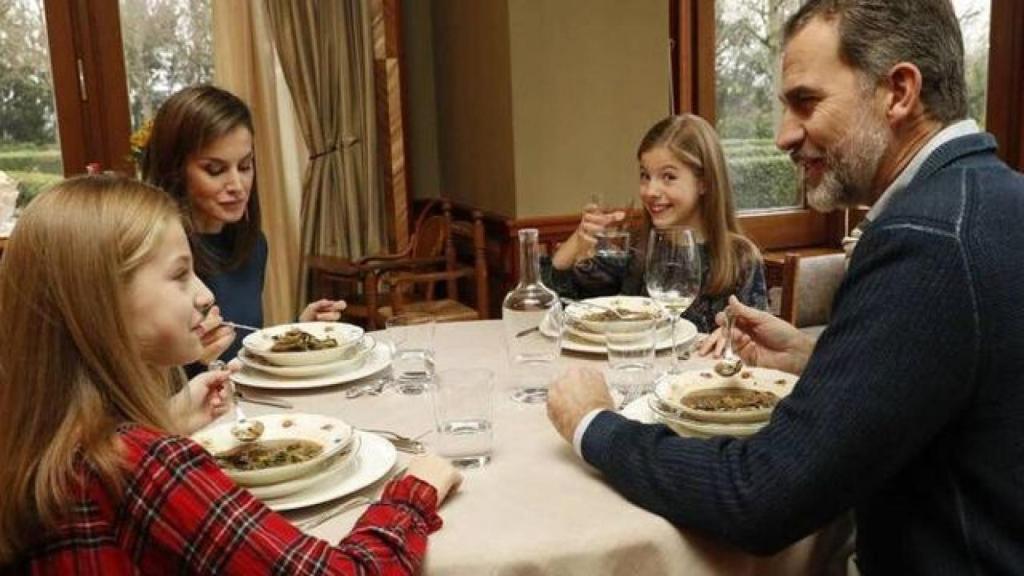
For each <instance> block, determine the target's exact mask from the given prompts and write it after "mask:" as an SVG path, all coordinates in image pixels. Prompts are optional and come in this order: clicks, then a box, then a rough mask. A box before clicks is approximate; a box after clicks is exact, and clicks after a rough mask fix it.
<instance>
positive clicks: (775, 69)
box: [715, 0, 991, 210]
mask: <svg viewBox="0 0 1024 576" xmlns="http://www.w3.org/2000/svg"><path fill="white" fill-rule="evenodd" d="M953 5H954V8H955V9H956V13H957V16H958V18H959V20H960V25H961V29H962V30H963V36H964V45H965V60H966V77H967V87H968V99H969V100H968V104H969V112H970V116H971V117H972V118H974V119H976V120H977V121H978V122H979V123H981V124H983V123H984V118H985V99H986V85H987V80H988V78H987V76H988V36H989V12H990V8H991V6H990V5H991V2H990V0H954V2H953ZM799 7H800V0H717V2H716V3H715V26H716V29H715V74H716V78H715V82H716V84H715V86H716V88H715V91H716V94H715V98H716V101H715V109H716V111H717V114H716V115H717V129H718V132H719V134H720V135H721V137H722V145H723V148H724V150H725V155H726V163H727V164H728V166H729V172H730V176H731V178H732V183H733V190H734V193H735V194H736V205H737V208H738V209H740V210H771V209H791V208H794V207H800V206H802V205H803V195H802V193H801V191H800V190H799V188H798V186H797V179H796V173H795V170H794V168H793V166H792V163H791V162H790V160H789V158H788V157H787V156H786V155H785V154H783V153H781V152H780V151H779V150H777V149H776V148H775V144H774V136H775V127H776V126H777V125H778V119H779V114H780V112H781V109H780V104H779V103H778V99H777V94H778V86H777V83H776V82H777V79H778V73H779V58H780V55H781V50H782V29H783V26H784V24H785V21H786V18H787V17H788V16H789V15H790V14H792V13H793V12H795V11H796V10H797V9H798V8H799Z"/></svg>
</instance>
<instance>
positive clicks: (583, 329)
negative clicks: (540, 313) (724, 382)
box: [540, 296, 697, 354]
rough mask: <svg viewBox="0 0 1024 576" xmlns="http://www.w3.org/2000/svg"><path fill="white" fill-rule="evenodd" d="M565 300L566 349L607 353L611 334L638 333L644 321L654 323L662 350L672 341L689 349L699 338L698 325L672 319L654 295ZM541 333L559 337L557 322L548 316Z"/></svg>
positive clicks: (590, 352) (564, 326) (563, 343)
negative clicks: (652, 296)
mask: <svg viewBox="0 0 1024 576" xmlns="http://www.w3.org/2000/svg"><path fill="white" fill-rule="evenodd" d="M562 301H563V303H565V304H566V306H565V309H564V319H565V321H564V322H563V323H562V333H561V338H562V340H561V347H562V349H563V350H569V351H572V352H580V353H584V354H605V353H606V352H607V341H608V335H609V334H613V335H614V334H620V335H621V334H622V333H631V332H636V331H637V330H639V329H640V328H641V326H642V325H643V324H644V323H645V322H653V325H654V328H655V338H656V339H655V349H656V350H659V351H660V350H667V349H669V348H672V346H673V343H674V344H675V346H677V347H682V348H686V347H688V346H689V345H690V344H692V343H693V341H694V340H695V339H696V338H697V327H696V326H695V325H694V324H693V323H692V322H690V321H688V320H685V319H677V320H675V322H673V321H672V320H673V318H672V317H671V315H670V313H669V312H668V311H667V310H666V309H665V308H664V307H663V306H661V305H660V304H659V303H658V302H656V301H655V300H653V299H651V298H646V297H643V296H602V297H597V298H587V299H584V300H570V299H566V298H563V299H562ZM673 324H674V327H675V339H674V340H673V338H672V336H673V334H672V330H673ZM540 333H541V334H543V335H544V336H547V337H548V338H557V337H558V336H559V324H558V322H557V321H555V320H554V319H552V318H551V317H550V316H545V317H544V319H543V321H542V322H541V324H540ZM613 338H614V336H613Z"/></svg>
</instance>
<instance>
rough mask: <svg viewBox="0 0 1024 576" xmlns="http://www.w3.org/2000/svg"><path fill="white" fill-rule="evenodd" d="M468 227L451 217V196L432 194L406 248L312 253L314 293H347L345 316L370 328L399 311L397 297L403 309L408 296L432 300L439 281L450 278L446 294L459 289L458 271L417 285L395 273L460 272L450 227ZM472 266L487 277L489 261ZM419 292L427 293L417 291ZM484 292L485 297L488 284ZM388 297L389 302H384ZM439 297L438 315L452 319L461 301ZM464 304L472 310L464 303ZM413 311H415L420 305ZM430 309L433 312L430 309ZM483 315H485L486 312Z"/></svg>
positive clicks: (333, 295) (412, 299)
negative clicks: (348, 254) (350, 254)
mask: <svg viewBox="0 0 1024 576" xmlns="http://www.w3.org/2000/svg"><path fill="white" fill-rule="evenodd" d="M474 217H475V218H476V220H477V221H478V222H480V232H481V243H480V244H481V246H482V245H483V242H482V231H483V228H482V226H483V224H482V220H481V218H482V216H479V214H474ZM464 228H465V225H464V224H461V223H453V222H452V220H451V203H450V202H448V201H447V200H432V201H431V202H430V203H428V204H427V205H426V206H425V207H424V208H423V210H422V211H421V212H420V214H419V216H418V218H417V220H416V228H415V229H414V231H413V234H412V236H411V237H410V242H409V245H408V246H407V247H406V249H405V250H402V251H401V252H396V253H392V254H379V255H374V256H368V257H365V258H361V259H358V260H348V259H344V258H337V257H332V256H309V257H307V259H306V263H307V265H308V266H309V269H310V272H311V273H312V287H313V297H314V299H315V298H334V299H337V298H343V299H344V300H345V301H346V303H348V307H347V308H346V309H345V312H344V313H343V318H345V319H356V320H357V321H361V322H362V323H363V324H364V325H365V326H366V328H367V329H368V330H376V329H377V328H381V327H383V325H384V320H385V319H386V318H388V317H390V316H391V315H392V314H394V312H393V309H395V308H396V306H395V298H396V297H397V302H398V308H399V309H403V307H404V306H405V304H406V301H409V303H410V304H411V303H412V302H415V301H418V300H421V299H423V300H426V301H433V300H435V284H436V283H438V282H440V281H445V282H446V286H447V287H448V289H449V291H448V293H447V294H446V296H449V295H451V294H454V293H455V291H456V290H457V288H458V286H457V282H456V280H457V277H453V278H452V281H451V282H447V280H448V277H447V276H445V277H444V278H440V279H435V280H432V281H427V283H426V285H425V286H424V287H422V288H420V289H419V290H418V291H417V290H415V289H413V288H412V287H411V286H409V285H407V284H412V283H411V282H409V283H395V282H392V281H391V278H392V276H394V275H409V274H417V273H435V274H437V273H448V274H449V275H452V274H455V272H456V271H457V269H458V268H459V266H458V258H457V254H456V252H455V247H456V243H455V241H454V240H453V239H452V236H453V234H452V233H451V231H455V233H456V234H458V233H459V231H460V230H462V229H464ZM472 268H474V269H476V268H479V269H480V271H481V272H482V274H483V278H484V279H485V280H486V277H487V270H486V264H484V265H483V267H479V266H476V265H474V266H473V267H472ZM395 290H398V292H399V293H398V294H397V295H396V294H395V293H394V291H395ZM418 294H422V295H424V297H423V298H421V297H418ZM484 296H485V297H486V287H485V290H484ZM389 298H390V301H391V305H390V306H388V305H385V302H387V301H388V300H389ZM438 302H439V304H434V305H433V306H434V307H440V309H438V310H437V313H436V314H434V315H435V316H438V317H439V318H440V319H442V320H445V319H448V318H449V317H450V316H451V315H452V312H451V310H454V309H455V308H456V307H454V306H452V305H451V304H450V303H445V302H444V301H442V300H438ZM463 307H464V308H466V309H467V310H473V309H471V308H469V307H466V306H465V305H463ZM428 308H429V307H428ZM410 311H416V310H415V306H414V308H413V310H410ZM425 311H426V312H428V313H429V310H425ZM459 317H460V318H461V317H468V314H467V313H466V311H465V310H462V313H461V314H460V316H459ZM474 317H476V311H475V310H474ZM479 317H481V318H483V317H486V314H483V315H480V316H479Z"/></svg>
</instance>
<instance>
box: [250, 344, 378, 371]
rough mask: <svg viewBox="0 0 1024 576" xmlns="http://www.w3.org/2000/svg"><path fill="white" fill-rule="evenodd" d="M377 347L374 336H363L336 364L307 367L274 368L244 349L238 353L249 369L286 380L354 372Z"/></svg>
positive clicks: (309, 365)
mask: <svg viewBox="0 0 1024 576" xmlns="http://www.w3.org/2000/svg"><path fill="white" fill-rule="evenodd" d="M376 346H377V341H376V340H375V339H374V338H373V336H363V338H362V339H361V340H360V341H359V344H357V345H355V346H351V347H349V348H348V349H347V350H346V351H345V354H344V356H343V357H342V358H341V359H339V360H335V361H334V362H327V363H326V364H308V365H306V366H274V365H273V364H267V363H266V362H262V361H260V359H259V357H258V356H253V355H252V354H251V353H250V352H249V351H248V350H246V349H245V348H242V349H241V350H239V351H238V360H239V361H240V362H241V363H242V364H243V365H245V366H248V367H249V368H255V369H256V370H259V371H260V372H266V373H267V374H272V375H274V376H283V377H285V378H307V377H309V376H319V375H320V374H327V373H332V374H335V373H339V372H342V371H344V370H354V369H357V368H359V367H360V366H362V365H363V362H365V361H366V359H367V357H368V356H369V354H370V352H373V349H374V348H375V347H376Z"/></svg>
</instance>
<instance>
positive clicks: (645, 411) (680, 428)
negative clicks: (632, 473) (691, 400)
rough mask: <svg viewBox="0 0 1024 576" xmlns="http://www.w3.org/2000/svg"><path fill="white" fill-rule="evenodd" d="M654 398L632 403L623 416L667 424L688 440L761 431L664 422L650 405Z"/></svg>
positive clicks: (738, 426) (750, 426) (751, 427)
mask: <svg viewBox="0 0 1024 576" xmlns="http://www.w3.org/2000/svg"><path fill="white" fill-rule="evenodd" d="M651 398H652V396H651V395H650V394H644V395H643V396H641V397H639V398H637V399H636V400H634V401H632V402H630V403H629V404H627V405H626V407H625V408H623V409H622V412H621V414H622V415H623V416H625V417H626V418H629V419H630V420H636V421H637V422H643V423H644V424H665V425H666V426H668V427H669V428H671V429H672V431H673V432H675V433H676V434H679V435H680V436H683V437H687V438H711V437H713V436H734V437H737V438H741V437H744V436H750V435H752V434H754V433H756V432H757V431H758V430H760V429H761V428H762V427H763V426H764V423H760V424H713V423H704V422H693V421H683V420H672V421H663V420H662V419H661V418H659V417H658V415H657V414H655V413H654V410H652V409H651V406H650V404H649V402H650V400H651Z"/></svg>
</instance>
